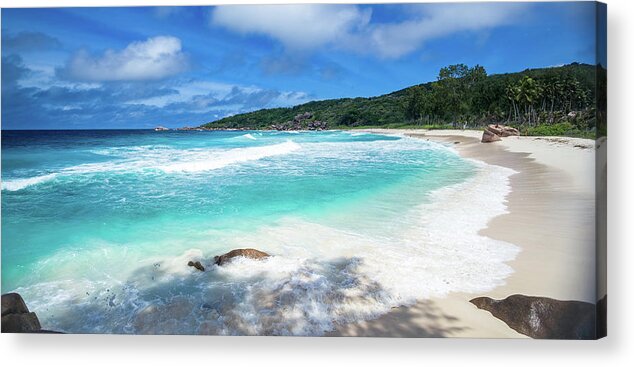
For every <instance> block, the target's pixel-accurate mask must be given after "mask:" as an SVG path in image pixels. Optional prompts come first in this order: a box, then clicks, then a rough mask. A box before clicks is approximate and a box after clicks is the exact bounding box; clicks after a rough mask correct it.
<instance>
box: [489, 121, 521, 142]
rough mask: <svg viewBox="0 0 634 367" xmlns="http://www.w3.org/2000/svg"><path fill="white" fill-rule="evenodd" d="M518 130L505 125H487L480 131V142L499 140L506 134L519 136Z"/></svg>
mask: <svg viewBox="0 0 634 367" xmlns="http://www.w3.org/2000/svg"><path fill="white" fill-rule="evenodd" d="M519 135H520V132H519V130H517V129H516V128H513V127H510V126H505V125H499V124H497V125H488V126H487V127H485V128H484V132H483V133H482V142H483V143H491V142H494V141H499V140H501V139H500V138H505V137H507V136H519Z"/></svg>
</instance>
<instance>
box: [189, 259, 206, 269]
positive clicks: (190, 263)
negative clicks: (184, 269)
mask: <svg viewBox="0 0 634 367" xmlns="http://www.w3.org/2000/svg"><path fill="white" fill-rule="evenodd" d="M187 266H193V267H194V268H196V269H198V270H200V271H205V267H204V266H203V264H201V263H200V261H190V262H188V263H187Z"/></svg>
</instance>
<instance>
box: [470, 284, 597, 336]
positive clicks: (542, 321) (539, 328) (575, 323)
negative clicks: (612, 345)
mask: <svg viewBox="0 0 634 367" xmlns="http://www.w3.org/2000/svg"><path fill="white" fill-rule="evenodd" d="M469 302H471V303H473V304H474V305H476V306H477V307H478V308H480V309H483V310H486V311H489V312H491V314H492V315H493V316H495V317H497V318H498V319H500V320H502V321H504V322H505V323H506V324H507V325H508V326H509V327H510V328H511V329H513V330H515V331H517V332H518V333H521V334H524V335H528V336H530V337H531V338H535V339H596V331H595V329H596V312H597V308H596V305H594V304H592V303H588V302H580V301H560V300H556V299H552V298H547V297H531V296H525V295H522V294H514V295H512V296H509V297H507V298H505V299H502V300H494V299H492V298H489V297H478V298H474V299H472V300H471V301H469Z"/></svg>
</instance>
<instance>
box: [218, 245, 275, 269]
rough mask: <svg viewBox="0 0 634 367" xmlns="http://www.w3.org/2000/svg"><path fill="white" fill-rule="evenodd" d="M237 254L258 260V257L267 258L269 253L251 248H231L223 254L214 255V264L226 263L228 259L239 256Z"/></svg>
mask: <svg viewBox="0 0 634 367" xmlns="http://www.w3.org/2000/svg"><path fill="white" fill-rule="evenodd" d="M239 256H243V257H246V258H249V259H256V260H259V259H264V258H267V257H269V256H271V255H269V254H267V253H266V252H263V251H260V250H256V249H253V248H242V249H235V250H231V251H229V252H227V253H226V254H224V255H220V256H214V264H216V265H223V264H225V263H227V262H228V261H230V260H231V259H233V258H234V257H239Z"/></svg>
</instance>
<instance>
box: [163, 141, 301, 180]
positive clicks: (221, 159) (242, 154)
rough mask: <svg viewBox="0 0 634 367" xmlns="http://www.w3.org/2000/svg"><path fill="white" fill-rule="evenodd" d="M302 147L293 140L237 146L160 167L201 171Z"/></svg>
mask: <svg viewBox="0 0 634 367" xmlns="http://www.w3.org/2000/svg"><path fill="white" fill-rule="evenodd" d="M298 149H300V145H299V144H297V143H294V142H292V141H287V142H285V143H280V144H275V145H267V146H262V147H250V148H236V149H231V150H228V151H222V152H218V153H217V154H215V155H212V156H210V157H208V158H207V159H205V160H196V161H191V162H182V163H176V164H170V165H165V166H160V167H158V168H159V169H160V170H162V171H164V172H167V173H172V172H201V171H211V170H216V169H220V168H223V167H226V166H229V165H232V164H237V163H242V162H248V161H256V160H260V159H264V158H268V157H274V156H279V155H284V154H288V153H291V152H294V151H296V150H298Z"/></svg>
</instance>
